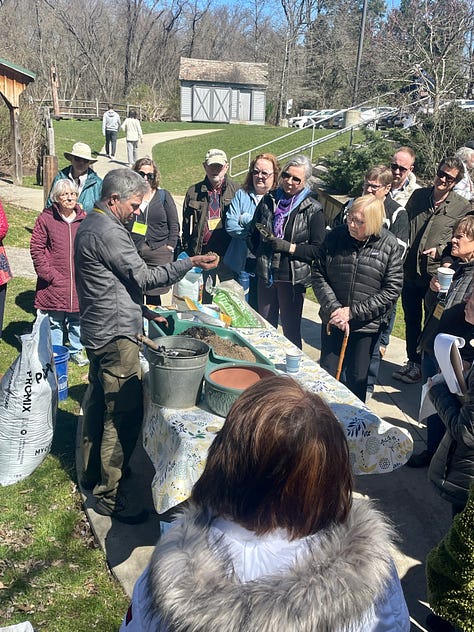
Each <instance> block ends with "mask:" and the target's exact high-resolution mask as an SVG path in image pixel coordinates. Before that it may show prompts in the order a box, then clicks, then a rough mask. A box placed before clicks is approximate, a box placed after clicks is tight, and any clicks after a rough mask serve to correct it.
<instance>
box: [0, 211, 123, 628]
mask: <svg viewBox="0 0 474 632" xmlns="http://www.w3.org/2000/svg"><path fill="white" fill-rule="evenodd" d="M5 210H6V213H7V217H8V220H9V224H10V230H9V232H8V236H7V239H6V241H7V243H8V245H10V246H19V247H27V246H28V244H29V238H30V234H31V233H30V231H31V229H32V228H33V224H34V221H35V218H36V214H35V213H33V212H31V211H23V210H21V209H17V208H15V207H11V206H6V208H5ZM34 290H35V281H34V280H33V279H22V278H20V277H15V278H14V279H12V281H10V283H9V284H8V290H7V304H6V313H5V318H4V330H3V338H4V339H3V341H2V342H0V375H3V373H4V372H5V371H6V370H7V369H8V367H9V366H10V364H11V363H12V362H13V361H14V359H15V358H16V357H17V356H18V353H19V351H20V343H19V341H18V338H17V336H19V335H21V334H22V333H25V332H26V331H28V330H29V329H30V328H31V325H32V323H33V321H34V318H35V311H34V308H33V299H34ZM86 383H87V368H86V369H84V368H79V367H77V366H76V365H73V364H70V365H69V398H68V399H67V400H65V401H64V402H60V405H59V409H58V413H57V417H56V428H55V433H54V440H53V445H52V449H51V453H50V455H49V456H48V457H47V458H46V459H45V461H44V462H43V464H42V465H41V466H40V467H39V468H38V469H36V470H35V472H34V473H33V474H31V475H30V476H29V477H28V478H26V479H25V480H24V481H20V482H19V483H16V484H15V485H11V486H8V487H0V626H4V625H12V624H15V623H20V622H22V621H26V620H29V621H30V622H31V623H32V624H33V626H34V627H35V628H37V629H38V630H40V631H42V630H48V631H50V632H69V631H71V632H86V631H87V630H99V631H101V632H103V631H104V630H107V631H109V630H117V629H118V627H119V625H120V621H121V618H122V616H123V614H124V612H125V611H126V609H127V606H128V599H127V597H126V595H125V594H124V592H123V590H122V587H121V585H120V584H119V583H118V582H117V581H115V579H114V578H113V577H112V576H111V574H110V572H109V571H108V568H107V565H106V561H105V558H104V554H103V552H102V550H101V549H100V548H98V547H97V545H96V543H95V539H94V537H93V535H92V534H91V532H90V528H89V524H88V522H87V520H86V518H85V514H84V512H83V511H82V507H81V500H80V495H79V493H78V491H77V488H76V473H75V465H74V463H75V437H76V427H77V416H78V414H79V410H80V402H81V401H82V397H83V395H84V392H85V388H86Z"/></svg>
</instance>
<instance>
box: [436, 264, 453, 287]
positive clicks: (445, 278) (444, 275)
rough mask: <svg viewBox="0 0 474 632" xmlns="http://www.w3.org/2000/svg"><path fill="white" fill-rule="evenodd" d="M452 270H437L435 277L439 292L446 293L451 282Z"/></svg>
mask: <svg viewBox="0 0 474 632" xmlns="http://www.w3.org/2000/svg"><path fill="white" fill-rule="evenodd" d="M453 275H454V270H453V269H452V268H438V270H437V276H438V282H439V285H440V288H439V291H440V292H447V291H448V290H449V286H450V285H451V281H452V280H453Z"/></svg>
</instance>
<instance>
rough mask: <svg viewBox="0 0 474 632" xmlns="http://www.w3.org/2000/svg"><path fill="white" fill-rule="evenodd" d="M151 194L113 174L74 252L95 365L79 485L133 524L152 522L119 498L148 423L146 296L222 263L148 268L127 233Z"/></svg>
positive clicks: (206, 259) (122, 173)
mask: <svg viewBox="0 0 474 632" xmlns="http://www.w3.org/2000/svg"><path fill="white" fill-rule="evenodd" d="M146 191H147V184H146V181H145V180H144V179H143V178H141V177H140V176H139V175H138V174H137V173H135V172H134V171H131V170H130V169H115V170H113V171H110V172H109V173H108V174H107V175H106V176H105V178H104V181H103V185H102V193H101V199H100V202H98V203H97V204H96V206H95V208H94V209H93V211H92V212H91V213H90V214H89V215H88V216H87V218H86V220H87V221H86V220H84V221H83V222H82V224H81V230H78V232H77V236H76V240H75V246H74V257H75V268H76V286H77V294H78V297H79V307H80V314H81V340H82V342H83V344H84V346H85V348H86V351H87V356H88V358H89V362H90V367H89V397H88V400H87V402H86V404H85V407H84V426H83V438H82V454H83V465H84V473H83V476H82V480H81V484H82V486H83V487H84V488H85V489H90V490H93V494H94V496H95V498H96V505H95V510H96V511H97V512H98V513H100V514H102V515H106V516H112V517H114V518H116V519H117V520H120V521H121V522H125V523H127V524H136V523H138V522H142V521H143V520H145V519H146V517H147V514H146V512H144V511H139V512H137V511H135V512H134V511H133V510H131V508H130V507H127V504H126V501H125V499H124V498H123V496H122V495H121V494H119V484H120V481H121V479H122V476H123V473H124V471H126V470H127V466H128V462H129V460H130V457H131V455H132V452H133V450H134V448H135V443H136V441H137V438H138V435H139V432H140V428H141V425H142V418H143V395H142V383H141V370H140V362H139V354H138V344H137V340H136V335H137V334H139V333H141V332H142V329H143V316H142V296H143V294H144V293H146V292H147V290H150V289H153V288H156V287H160V286H170V285H172V284H173V283H175V282H176V281H178V280H179V279H181V278H182V277H183V276H184V275H185V274H186V272H188V271H189V270H190V269H191V268H192V267H193V266H194V265H197V266H199V267H201V268H203V269H205V270H208V269H211V268H214V267H216V266H217V263H218V257H217V256H216V255H199V256H195V257H190V258H188V259H185V260H182V261H176V262H175V263H170V264H167V265H164V266H159V267H157V268H153V269H151V268H148V267H147V265H146V264H145V262H144V261H143V259H141V257H140V256H139V255H138V252H137V249H136V248H135V245H134V243H133V241H132V238H131V236H130V233H129V231H128V230H127V229H126V228H125V224H126V223H127V222H128V221H129V220H130V218H131V217H132V216H133V214H134V212H136V211H137V209H138V208H139V205H140V203H141V201H142V198H143V195H144V193H145V192H146Z"/></svg>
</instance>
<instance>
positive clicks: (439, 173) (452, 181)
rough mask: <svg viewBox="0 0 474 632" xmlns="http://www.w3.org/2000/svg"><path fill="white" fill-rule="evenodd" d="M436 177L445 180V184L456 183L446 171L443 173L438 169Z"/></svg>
mask: <svg viewBox="0 0 474 632" xmlns="http://www.w3.org/2000/svg"><path fill="white" fill-rule="evenodd" d="M436 175H437V176H438V178H439V179H440V180H442V179H443V178H444V179H445V180H446V184H454V183H455V182H456V178H453V176H450V175H449V173H446V171H443V170H442V169H438V171H437V172H436Z"/></svg>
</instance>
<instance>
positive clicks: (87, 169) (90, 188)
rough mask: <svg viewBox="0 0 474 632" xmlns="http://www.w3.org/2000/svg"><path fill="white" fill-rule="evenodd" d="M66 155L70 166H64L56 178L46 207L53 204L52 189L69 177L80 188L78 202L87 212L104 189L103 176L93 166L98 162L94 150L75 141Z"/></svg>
mask: <svg viewBox="0 0 474 632" xmlns="http://www.w3.org/2000/svg"><path fill="white" fill-rule="evenodd" d="M64 157H65V158H67V159H68V160H69V161H70V162H71V166H70V167H64V169H61V171H60V172H59V173H58V174H57V176H56V177H55V178H54V180H53V182H52V185H51V189H50V193H49V196H48V199H47V201H46V207H48V206H52V204H53V200H52V199H51V197H50V196H51V191H52V189H53V187H54V185H55V184H56V182H58V180H65V179H67V178H69V179H70V180H71V181H73V182H75V183H76V184H77V186H78V189H79V197H78V199H77V203H78V204H79V206H80V207H81V208H83V209H84V211H85V212H86V213H89V212H90V211H92V209H93V208H94V205H95V203H96V201H97V200H100V192H101V190H102V178H99V176H98V175H97V174H96V172H95V171H94V170H93V169H92V168H91V166H90V165H93V164H94V163H95V162H97V159H96V158H92V152H91V148H90V147H89V145H86V143H74V145H73V147H72V150H71V151H65V152H64Z"/></svg>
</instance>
